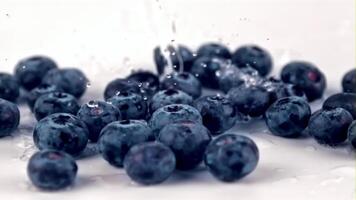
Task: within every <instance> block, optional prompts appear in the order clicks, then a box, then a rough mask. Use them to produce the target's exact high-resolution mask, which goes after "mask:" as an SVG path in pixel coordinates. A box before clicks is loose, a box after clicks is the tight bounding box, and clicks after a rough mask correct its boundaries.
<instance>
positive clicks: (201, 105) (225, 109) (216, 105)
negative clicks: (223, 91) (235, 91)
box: [194, 95, 238, 135]
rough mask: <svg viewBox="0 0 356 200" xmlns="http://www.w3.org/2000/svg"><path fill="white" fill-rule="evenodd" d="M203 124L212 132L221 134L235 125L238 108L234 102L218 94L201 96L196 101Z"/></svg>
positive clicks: (195, 104)
mask: <svg viewBox="0 0 356 200" xmlns="http://www.w3.org/2000/svg"><path fill="white" fill-rule="evenodd" d="M194 107H195V108H196V109H197V110H198V111H199V112H200V114H201V116H202V118H203V124H204V126H206V127H207V128H208V129H209V131H210V132H211V134H213V135H219V134H221V133H223V132H225V131H226V130H228V129H230V128H232V127H233V126H234V125H235V122H236V119H237V113H238V110H237V109H236V108H235V106H234V105H233V104H232V102H231V101H230V100H229V99H227V98H225V97H223V96H218V95H213V96H204V97H200V98H199V99H197V100H196V101H195V102H194Z"/></svg>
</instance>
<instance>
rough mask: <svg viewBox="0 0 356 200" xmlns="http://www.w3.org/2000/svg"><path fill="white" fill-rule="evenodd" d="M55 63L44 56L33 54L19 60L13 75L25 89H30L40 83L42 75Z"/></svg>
mask: <svg viewBox="0 0 356 200" xmlns="http://www.w3.org/2000/svg"><path fill="white" fill-rule="evenodd" d="M52 69H57V64H56V63H55V62H54V61H53V60H52V59H50V58H48V57H45V56H33V57H29V58H25V59H23V60H20V61H19V63H17V65H16V67H15V77H16V78H17V80H18V82H19V84H20V85H21V86H22V87H23V88H25V89H26V90H29V91H30V90H32V89H33V88H35V87H37V86H38V85H40V84H41V83H42V79H43V77H44V76H45V75H46V74H47V72H49V71H50V70H52Z"/></svg>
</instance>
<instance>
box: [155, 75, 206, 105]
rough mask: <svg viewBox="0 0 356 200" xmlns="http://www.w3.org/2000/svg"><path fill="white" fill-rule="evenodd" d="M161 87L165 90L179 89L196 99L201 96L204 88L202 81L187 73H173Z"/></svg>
mask: <svg viewBox="0 0 356 200" xmlns="http://www.w3.org/2000/svg"><path fill="white" fill-rule="evenodd" d="M161 87H162V88H163V89H171V88H173V89H177V90H181V91H183V92H185V93H187V94H189V95H190V96H192V97H193V98H194V99H196V98H198V97H200V96H201V93H202V87H201V83H200V81H199V80H198V79H197V78H196V77H195V76H194V75H192V74H190V73H187V72H182V73H173V74H170V75H168V76H166V78H165V79H164V80H163V81H162V85H161Z"/></svg>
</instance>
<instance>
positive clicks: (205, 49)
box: [197, 43, 231, 59]
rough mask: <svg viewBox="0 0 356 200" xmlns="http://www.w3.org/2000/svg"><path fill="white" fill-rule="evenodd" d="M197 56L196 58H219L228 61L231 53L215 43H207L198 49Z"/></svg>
mask: <svg viewBox="0 0 356 200" xmlns="http://www.w3.org/2000/svg"><path fill="white" fill-rule="evenodd" d="M197 56H198V57H203V56H204V57H205V56H207V57H219V58H224V59H230V58H231V53H230V51H229V49H228V48H227V47H226V46H224V45H222V44H217V43H207V44H204V45H202V46H200V47H199V49H198V51H197Z"/></svg>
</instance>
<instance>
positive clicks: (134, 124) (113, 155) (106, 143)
mask: <svg viewBox="0 0 356 200" xmlns="http://www.w3.org/2000/svg"><path fill="white" fill-rule="evenodd" d="M152 136H153V135H152V130H151V128H150V127H149V126H148V124H147V123H146V122H145V121H143V120H122V121H118V122H112V123H110V124H109V125H107V126H106V127H105V128H104V129H103V130H102V131H101V134H100V139H99V142H98V146H99V149H100V152H101V154H102V156H103V158H104V159H105V160H106V161H108V162H109V163H110V164H111V165H113V166H116V167H122V166H123V163H124V158H125V155H126V153H127V152H128V151H129V150H130V148H131V147H132V146H134V145H136V144H141V143H143V142H147V141H149V140H150V139H151V138H152Z"/></svg>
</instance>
